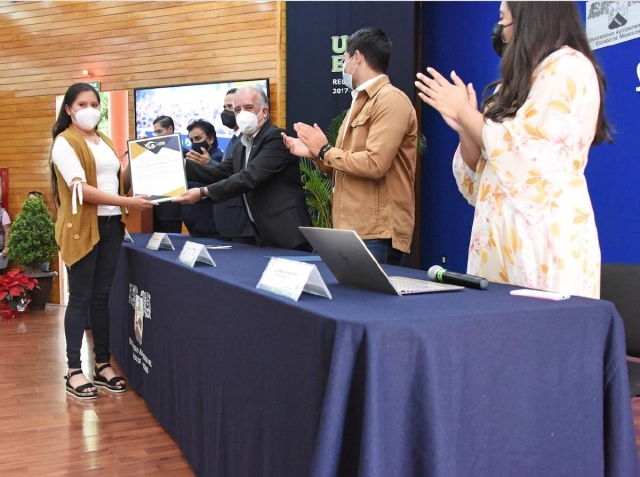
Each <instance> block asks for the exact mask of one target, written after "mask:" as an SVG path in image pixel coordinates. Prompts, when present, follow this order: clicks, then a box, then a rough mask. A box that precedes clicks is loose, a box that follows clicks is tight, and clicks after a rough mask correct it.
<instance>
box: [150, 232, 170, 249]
mask: <svg viewBox="0 0 640 477" xmlns="http://www.w3.org/2000/svg"><path fill="white" fill-rule="evenodd" d="M147 248H149V249H151V250H160V249H161V248H166V249H169V250H175V248H174V246H173V244H172V243H171V239H170V238H169V236H168V235H167V234H163V233H161V232H155V233H154V234H153V235H152V236H151V238H150V239H149V243H147Z"/></svg>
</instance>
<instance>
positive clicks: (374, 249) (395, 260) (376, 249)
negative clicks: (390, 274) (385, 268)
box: [364, 239, 403, 265]
mask: <svg viewBox="0 0 640 477" xmlns="http://www.w3.org/2000/svg"><path fill="white" fill-rule="evenodd" d="M364 244H365V245H366V246H367V248H368V249H369V251H370V252H371V254H372V255H373V256H374V258H375V259H376V260H377V261H378V263H381V264H384V265H400V261H401V260H402V255H403V252H401V251H400V250H397V249H395V248H393V247H392V246H391V239H370V240H364Z"/></svg>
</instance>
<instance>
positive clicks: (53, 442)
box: [0, 305, 193, 477]
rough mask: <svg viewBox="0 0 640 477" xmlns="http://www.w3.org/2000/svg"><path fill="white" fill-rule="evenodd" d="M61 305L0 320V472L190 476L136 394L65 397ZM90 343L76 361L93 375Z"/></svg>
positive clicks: (177, 452)
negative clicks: (93, 397) (84, 399)
mask: <svg viewBox="0 0 640 477" xmlns="http://www.w3.org/2000/svg"><path fill="white" fill-rule="evenodd" d="M64 310H65V308H64V307H60V306H56V305H47V310H46V311H35V312H29V313H27V314H25V315H21V316H20V317H19V318H17V319H15V320H5V321H2V322H0V379H1V380H2V381H1V382H2V385H1V386H0V475H1V476H3V477H6V476H13V475H16V476H17V475H20V476H25V475H29V476H36V475H38V476H40V475H47V476H58V475H78V476H94V475H100V476H105V475H109V476H112V475H122V476H137V475H171V476H191V475H193V472H192V471H191V469H190V467H189V465H188V464H187V462H186V461H185V460H184V458H183V457H182V454H181V453H180V449H178V446H177V445H176V443H175V442H174V440H173V439H172V438H171V436H169V435H168V434H167V433H166V432H165V431H164V430H163V429H162V427H160V425H159V424H158V422H157V421H156V420H155V418H154V417H153V416H152V415H151V413H150V412H149V410H148V409H147V406H146V405H145V403H144V401H143V400H142V399H141V398H140V397H138V395H137V394H136V393H135V392H133V391H131V390H128V391H126V392H125V393H122V394H116V395H114V394H110V393H108V392H107V391H102V390H100V391H98V393H99V397H98V399H94V400H92V401H89V402H87V401H78V400H76V399H74V398H72V397H67V393H66V392H65V390H64V380H63V379H62V377H63V376H64V374H65V372H66V369H67V367H66V358H65V338H64V328H63V319H64ZM89 345H91V346H92V344H91V343H87V340H85V342H84V343H83V348H82V361H83V363H82V364H83V369H84V371H85V375H87V376H91V377H93V372H92V371H91V370H93V364H94V362H93V356H92V353H90V352H89V350H90V349H92V348H90V347H89ZM112 364H114V368H116V371H118V369H117V367H116V366H115V362H114V363H112ZM89 373H90V374H89Z"/></svg>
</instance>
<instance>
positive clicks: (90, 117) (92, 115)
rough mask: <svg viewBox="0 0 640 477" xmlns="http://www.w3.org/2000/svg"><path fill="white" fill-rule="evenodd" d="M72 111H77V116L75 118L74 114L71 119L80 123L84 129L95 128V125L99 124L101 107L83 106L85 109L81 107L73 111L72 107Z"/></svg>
mask: <svg viewBox="0 0 640 477" xmlns="http://www.w3.org/2000/svg"><path fill="white" fill-rule="evenodd" d="M69 109H71V108H69ZM71 111H72V112H73V113H75V116H76V117H75V119H74V118H73V116H72V117H71V119H73V120H74V121H75V122H76V123H78V125H79V126H80V127H81V128H82V129H86V130H91V129H95V127H96V126H97V125H98V122H99V121H100V110H99V109H94V108H83V109H79V110H78V111H77V112H76V111H73V109H71Z"/></svg>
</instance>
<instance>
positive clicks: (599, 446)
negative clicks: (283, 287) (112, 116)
mask: <svg viewBox="0 0 640 477" xmlns="http://www.w3.org/2000/svg"><path fill="white" fill-rule="evenodd" d="M149 237H150V235H148V234H146V235H145V234H142V235H134V236H133V238H134V240H135V243H133V244H125V245H124V247H123V249H122V253H121V255H120V259H119V263H118V269H117V272H116V277H115V280H114V285H113V290H112V294H111V300H110V307H111V348H112V351H113V354H114V356H115V358H116V359H117V361H118V363H119V364H120V366H121V367H122V368H123V371H124V372H125V373H126V375H127V377H128V379H129V382H130V385H131V387H133V389H134V390H135V391H136V392H137V393H138V394H140V395H141V396H142V397H143V398H144V399H145V401H146V402H147V404H148V406H149V409H150V410H151V412H152V413H153V414H154V415H155V416H156V418H157V419H158V421H159V422H160V424H161V425H162V426H163V427H164V428H165V429H167V431H168V432H169V433H170V434H171V435H172V436H173V437H174V438H175V440H176V441H177V443H178V445H179V446H180V449H181V450H182V452H183V454H184V456H185V458H186V459H187V460H188V462H189V464H190V465H191V466H192V468H193V470H194V471H195V472H196V473H197V474H198V475H211V476H230V477H242V476H247V477H257V476H273V477H288V476H291V477H300V476H307V475H310V476H314V477H316V476H317V477H330V476H356V475H358V476H379V477H389V476H403V477H404V476H443V477H448V476H461V477H467V476H491V477H499V476H514V475H525V476H571V477H573V476H578V475H579V476H602V475H608V476H620V477H629V476H634V475H637V472H638V467H637V456H636V444H635V436H634V429H633V420H632V413H631V406H630V401H629V398H628V396H629V394H628V381H627V373H626V364H625V349H624V347H625V343H624V334H623V333H624V332H623V325H622V322H621V319H620V317H619V316H618V314H617V312H616V311H615V308H614V307H613V305H612V304H611V303H609V302H605V301H598V300H590V299H586V298H578V297H572V298H571V299H570V300H567V301H562V302H553V301H546V300H538V299H532V298H523V297H512V296H510V295H509V290H511V289H512V287H508V286H504V285H496V284H492V285H491V286H490V287H489V288H488V289H487V290H485V291H477V290H470V289H465V290H464V291H461V292H456V293H442V294H424V295H411V296H403V297H396V296H388V295H383V294H379V293H376V292H369V291H366V290H360V289H356V288H352V287H348V286H343V285H340V284H338V283H337V282H336V280H335V278H334V277H333V276H332V275H331V273H330V272H329V270H328V269H327V268H326V267H325V266H324V264H322V263H320V262H318V263H316V265H317V266H318V268H319V270H320V273H321V275H322V277H323V278H324V280H325V282H326V283H327V285H328V287H329V289H330V290H331V293H332V295H333V299H332V300H328V299H325V298H321V297H317V296H313V295H309V294H303V295H302V297H301V298H300V300H299V301H298V302H297V303H296V302H293V301H291V300H288V299H284V298H280V297H277V296H274V295H270V294H268V293H266V292H263V291H261V290H257V289H256V288H255V286H256V284H257V283H258V280H259V279H260V276H261V274H262V272H263V270H264V268H265V266H266V264H267V262H268V258H266V257H267V256H272V255H294V254H296V252H291V251H287V250H277V249H266V248H256V247H251V246H245V245H238V244H233V249H232V250H212V251H210V254H211V256H212V258H213V259H214V260H215V261H216V263H217V265H218V266H217V267H216V268H214V267H210V266H207V265H203V264H196V266H195V267H194V268H189V267H186V266H184V265H182V264H180V263H178V262H177V261H176V260H177V257H178V254H179V251H180V250H181V249H182V246H183V244H184V242H185V240H186V239H187V237H186V236H182V235H173V234H170V237H171V239H172V240H173V242H174V245H175V246H176V251H170V250H159V251H152V250H148V249H146V248H145V245H146V243H147V241H148V239H149ZM194 240H195V241H197V242H199V243H207V244H224V243H222V242H218V241H215V240H211V239H194ZM385 269H386V270H387V272H389V273H390V274H394V273H396V274H398V273H399V272H402V274H405V275H408V276H414V277H419V278H426V273H425V272H424V271H420V270H408V269H400V268H396V267H385ZM147 294H148V295H147ZM136 295H138V296H141V297H142V298H143V299H145V298H146V303H147V305H148V308H147V316H145V317H144V318H142V316H143V315H144V312H140V313H139V314H138V316H139V322H141V324H142V327H141V329H142V336H141V340H138V339H137V338H136V335H135V330H134V321H135V319H134V317H135V310H134V306H132V305H135V303H136V300H135V296H136ZM139 334H140V333H139ZM139 337H140V336H139Z"/></svg>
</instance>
